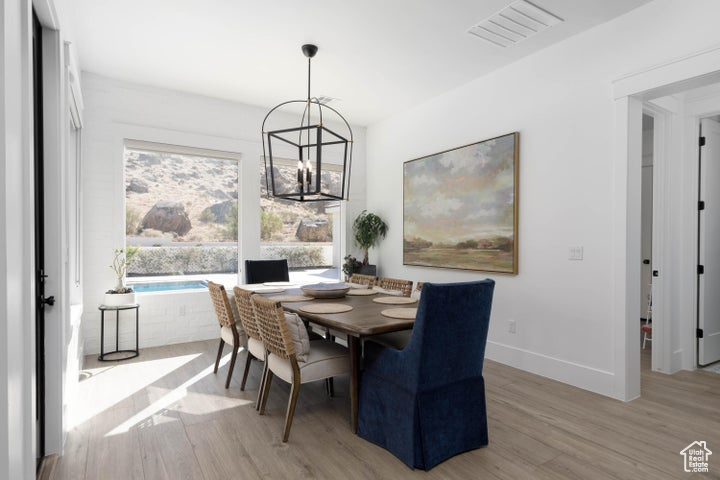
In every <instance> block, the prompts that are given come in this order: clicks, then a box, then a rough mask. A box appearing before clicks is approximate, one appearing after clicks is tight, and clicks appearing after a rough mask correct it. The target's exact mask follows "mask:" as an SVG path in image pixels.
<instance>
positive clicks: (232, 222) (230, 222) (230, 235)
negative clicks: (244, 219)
mask: <svg viewBox="0 0 720 480" xmlns="http://www.w3.org/2000/svg"><path fill="white" fill-rule="evenodd" d="M225 220H226V221H227V228H226V230H225V234H226V235H225V237H226V239H228V240H232V241H237V239H238V204H237V202H235V203H233V205H232V207H230V211H229V212H228V213H227V215H225Z"/></svg>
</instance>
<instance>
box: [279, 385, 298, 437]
mask: <svg viewBox="0 0 720 480" xmlns="http://www.w3.org/2000/svg"><path fill="white" fill-rule="evenodd" d="M299 393H300V379H299V378H297V377H295V378H293V383H292V387H290V399H289V401H288V408H287V413H286V414H285V431H284V432H283V442H287V441H288V438H290V427H292V421H293V416H294V415H295V405H296V404H297V398H298V394H299Z"/></svg>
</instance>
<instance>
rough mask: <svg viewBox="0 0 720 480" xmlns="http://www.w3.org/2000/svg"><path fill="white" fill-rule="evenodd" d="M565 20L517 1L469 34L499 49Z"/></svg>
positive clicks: (475, 26) (472, 28)
mask: <svg viewBox="0 0 720 480" xmlns="http://www.w3.org/2000/svg"><path fill="white" fill-rule="evenodd" d="M562 21H563V19H562V18H560V17H558V16H556V15H553V14H552V13H550V12H548V11H547V10H543V9H542V8H540V7H538V6H535V5H533V4H532V3H530V2H526V1H525V0H517V1H515V2H513V3H511V4H510V5H508V6H507V7H505V8H504V9H502V10H500V11H499V12H498V13H496V14H495V15H493V16H491V17H489V18H486V19H485V20H483V21H482V22H480V23H478V24H477V25H474V26H472V27H470V29H469V30H468V33H471V34H473V35H475V36H476V37H478V38H480V39H482V40H485V41H486V42H488V43H491V44H493V45H495V46H497V47H503V48H505V47H510V46H512V45H515V44H516V43H519V42H522V41H523V40H527V39H528V38H530V37H532V36H534V35H537V34H538V33H540V32H542V31H543V30H547V29H548V28H550V27H552V26H553V25H557V24H558V23H560V22H562Z"/></svg>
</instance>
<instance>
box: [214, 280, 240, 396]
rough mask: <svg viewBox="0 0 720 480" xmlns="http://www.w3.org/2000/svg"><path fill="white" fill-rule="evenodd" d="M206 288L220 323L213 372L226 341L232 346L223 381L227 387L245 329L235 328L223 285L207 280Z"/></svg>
mask: <svg viewBox="0 0 720 480" xmlns="http://www.w3.org/2000/svg"><path fill="white" fill-rule="evenodd" d="M208 290H209V291H210V298H211V299H212V302H213V307H214V308H215V315H217V319H218V323H219V324H220V346H219V347H218V354H217V359H216V360H215V370H214V373H217V371H218V366H219V365H220V358H221V357H222V353H223V348H224V347H225V344H226V343H227V344H228V345H230V346H231V347H232V357H231V358H230V367H229V369H228V376H227V380H226V381H225V388H229V387H230V379H231V378H232V374H233V369H234V368H235V360H236V359H237V354H238V350H239V349H240V346H241V345H243V344H244V343H245V338H246V336H245V331H244V330H242V329H238V328H237V325H236V323H235V315H234V314H233V309H232V306H231V305H230V300H229V299H228V296H227V292H226V291H225V287H223V286H222V285H220V284H218V283H214V282H210V281H209V282H208Z"/></svg>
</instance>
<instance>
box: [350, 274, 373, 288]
mask: <svg viewBox="0 0 720 480" xmlns="http://www.w3.org/2000/svg"><path fill="white" fill-rule="evenodd" d="M376 281H377V278H376V277H373V276H372V275H363V274H362V273H353V274H352V275H350V283H357V284H358V285H365V286H367V288H372V287H374V286H375V282H376Z"/></svg>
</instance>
